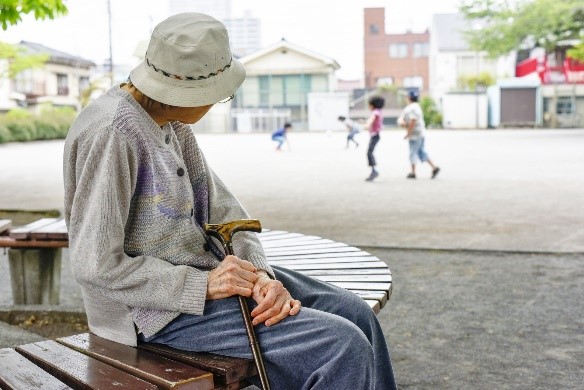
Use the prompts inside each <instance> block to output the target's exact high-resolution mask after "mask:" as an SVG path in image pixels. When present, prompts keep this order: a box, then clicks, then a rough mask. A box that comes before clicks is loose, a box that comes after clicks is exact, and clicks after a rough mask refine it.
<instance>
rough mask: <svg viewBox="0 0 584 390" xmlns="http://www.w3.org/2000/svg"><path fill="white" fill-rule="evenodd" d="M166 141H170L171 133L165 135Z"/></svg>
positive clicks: (167, 142)
mask: <svg viewBox="0 0 584 390" xmlns="http://www.w3.org/2000/svg"><path fill="white" fill-rule="evenodd" d="M164 142H166V144H167V145H168V144H169V143H170V134H166V137H164Z"/></svg>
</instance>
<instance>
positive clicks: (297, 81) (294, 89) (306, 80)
mask: <svg viewBox="0 0 584 390" xmlns="http://www.w3.org/2000/svg"><path fill="white" fill-rule="evenodd" d="M327 86H328V83H327V79H326V77H321V76H319V75H306V74H300V75H277V76H271V75H270V76H259V97H260V98H259V107H294V106H303V105H306V94H307V93H309V92H322V91H326V90H327Z"/></svg>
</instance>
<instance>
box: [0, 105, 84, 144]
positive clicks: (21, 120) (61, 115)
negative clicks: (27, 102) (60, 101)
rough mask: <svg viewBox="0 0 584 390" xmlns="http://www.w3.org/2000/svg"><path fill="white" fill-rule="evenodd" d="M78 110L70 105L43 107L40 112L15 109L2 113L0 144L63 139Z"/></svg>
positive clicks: (0, 117)
mask: <svg viewBox="0 0 584 390" xmlns="http://www.w3.org/2000/svg"><path fill="white" fill-rule="evenodd" d="M76 115H77V112H76V111H75V110H74V109H72V108H69V107H53V106H47V107H43V108H42V109H41V110H40V112H39V113H38V114H33V113H31V112H29V111H27V110H24V109H13V110H10V111H9V112H7V113H6V114H2V115H0V144H2V143H7V142H26V141H38V140H49V139H63V138H65V136H66V135H67V132H68V131H69V127H70V126H71V124H72V123H73V120H74V119H75V116H76Z"/></svg>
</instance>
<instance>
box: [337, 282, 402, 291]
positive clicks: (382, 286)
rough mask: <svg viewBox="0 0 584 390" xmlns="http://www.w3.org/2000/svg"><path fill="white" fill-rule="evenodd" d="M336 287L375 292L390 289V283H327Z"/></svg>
mask: <svg viewBox="0 0 584 390" xmlns="http://www.w3.org/2000/svg"><path fill="white" fill-rule="evenodd" d="M329 283H330V284H334V285H335V286H337V287H342V288H344V289H346V290H377V291H388V290H389V289H390V288H391V283H375V282H363V283H361V282H329Z"/></svg>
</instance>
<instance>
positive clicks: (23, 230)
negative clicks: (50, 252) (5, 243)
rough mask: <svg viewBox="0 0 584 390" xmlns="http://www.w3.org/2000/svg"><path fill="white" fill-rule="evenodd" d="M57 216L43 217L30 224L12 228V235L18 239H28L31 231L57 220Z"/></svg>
mask: <svg viewBox="0 0 584 390" xmlns="http://www.w3.org/2000/svg"><path fill="white" fill-rule="evenodd" d="M56 220H57V218H41V219H39V220H38V221H34V222H33V223H29V224H28V225H24V226H21V227H18V228H15V229H12V230H10V237H12V238H14V239H16V240H27V239H29V238H30V237H29V235H30V232H32V231H33V230H35V229H39V228H41V227H43V226H46V225H49V224H51V223H53V222H55V221H56Z"/></svg>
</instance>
